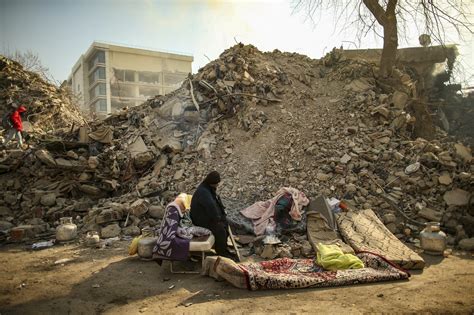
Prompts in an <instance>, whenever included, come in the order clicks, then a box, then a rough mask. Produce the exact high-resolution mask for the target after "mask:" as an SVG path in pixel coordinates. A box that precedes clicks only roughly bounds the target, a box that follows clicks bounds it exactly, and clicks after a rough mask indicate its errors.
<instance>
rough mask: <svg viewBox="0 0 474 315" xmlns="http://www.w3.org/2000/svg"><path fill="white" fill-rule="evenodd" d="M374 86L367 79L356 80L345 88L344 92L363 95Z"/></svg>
mask: <svg viewBox="0 0 474 315" xmlns="http://www.w3.org/2000/svg"><path fill="white" fill-rule="evenodd" d="M372 87H373V86H372V84H370V83H369V81H368V80H367V79H365V78H360V79H355V80H353V81H352V82H351V83H349V84H348V85H346V86H345V87H344V90H349V91H353V92H356V93H361V92H365V91H368V90H370V89H372Z"/></svg>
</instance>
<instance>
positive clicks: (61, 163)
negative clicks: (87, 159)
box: [54, 158, 79, 169]
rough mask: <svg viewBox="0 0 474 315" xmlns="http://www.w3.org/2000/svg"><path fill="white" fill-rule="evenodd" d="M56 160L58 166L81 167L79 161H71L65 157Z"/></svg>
mask: <svg viewBox="0 0 474 315" xmlns="http://www.w3.org/2000/svg"><path fill="white" fill-rule="evenodd" d="M54 161H55V162H56V167H58V168H65V169H72V168H78V167H79V164H78V162H77V161H69V160H66V159H63V158H59V159H55V160H54Z"/></svg>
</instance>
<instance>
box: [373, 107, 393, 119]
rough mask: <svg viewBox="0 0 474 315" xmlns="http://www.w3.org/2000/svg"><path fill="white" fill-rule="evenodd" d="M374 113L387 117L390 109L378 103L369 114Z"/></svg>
mask: <svg viewBox="0 0 474 315" xmlns="http://www.w3.org/2000/svg"><path fill="white" fill-rule="evenodd" d="M375 114H379V115H381V116H383V117H384V118H388V117H389V116H390V110H389V109H388V108H387V107H385V106H384V105H380V106H377V107H375V108H374V109H373V110H372V112H371V115H372V116H373V115H375Z"/></svg>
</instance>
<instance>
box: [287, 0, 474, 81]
mask: <svg viewBox="0 0 474 315" xmlns="http://www.w3.org/2000/svg"><path fill="white" fill-rule="evenodd" d="M435 2H437V3H435ZM466 2H469V1H462V0H443V1H434V0H327V1H324V0H294V1H293V9H294V11H297V12H298V11H299V12H303V13H304V14H305V15H306V17H307V18H308V19H310V20H311V21H313V22H315V21H316V20H317V18H316V16H317V14H320V13H321V11H324V10H332V11H333V12H334V13H335V15H336V17H337V18H336V21H337V23H338V22H339V21H341V20H342V21H344V22H343V27H344V28H347V27H352V28H355V29H357V33H356V37H357V38H358V39H359V40H360V39H361V38H362V37H364V36H365V35H367V33H368V32H369V31H374V32H375V34H377V35H378V36H380V37H382V38H383V49H382V57H381V60H380V76H381V77H389V76H391V74H392V69H393V66H394V65H395V61H396V55H397V48H398V39H399V36H405V38H406V35H407V30H408V26H409V24H414V25H416V27H417V28H418V30H419V31H421V32H422V33H426V34H428V35H429V36H430V37H431V38H433V39H434V40H435V41H436V42H438V43H439V44H443V43H444V42H445V39H446V30H447V29H448V28H450V27H451V28H452V29H453V30H455V32H457V34H458V35H459V36H461V35H462V34H461V30H462V29H464V30H467V31H468V32H469V33H471V34H472V33H473V29H474V24H473V22H471V21H469V19H468V17H467V14H468V13H469V11H468V8H467V6H468V4H466ZM337 23H336V26H337ZM380 28H382V31H383V35H382V34H380V33H381V32H380Z"/></svg>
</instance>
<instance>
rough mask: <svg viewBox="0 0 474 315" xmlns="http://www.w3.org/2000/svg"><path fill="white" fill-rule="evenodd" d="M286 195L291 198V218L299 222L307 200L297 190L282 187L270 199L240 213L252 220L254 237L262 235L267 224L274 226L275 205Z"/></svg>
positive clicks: (307, 202) (258, 202)
mask: <svg viewBox="0 0 474 315" xmlns="http://www.w3.org/2000/svg"><path fill="white" fill-rule="evenodd" d="M286 193H289V194H290V195H291V197H292V198H293V205H292V206H291V210H290V212H289V214H290V216H291V218H292V219H293V220H296V221H300V220H301V210H302V208H303V207H304V206H306V205H308V204H309V200H308V198H307V197H306V195H305V194H304V193H303V192H301V191H299V190H298V189H295V188H291V187H283V188H281V189H280V190H279V191H278V192H277V193H276V195H275V196H274V197H273V198H272V199H269V200H267V201H257V202H256V203H254V204H253V205H251V206H250V207H248V208H245V209H243V210H241V211H240V213H241V214H242V215H243V216H244V217H246V218H249V219H252V220H253V225H254V231H255V235H257V236H258V235H262V234H263V233H264V232H265V229H266V227H267V226H268V225H269V224H273V225H274V224H275V222H273V216H274V214H275V204H276V203H277V201H278V199H280V198H281V197H282V196H283V195H284V194H286Z"/></svg>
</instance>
